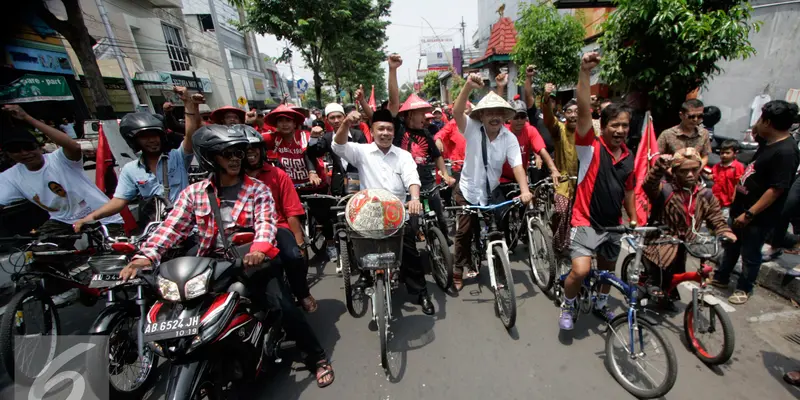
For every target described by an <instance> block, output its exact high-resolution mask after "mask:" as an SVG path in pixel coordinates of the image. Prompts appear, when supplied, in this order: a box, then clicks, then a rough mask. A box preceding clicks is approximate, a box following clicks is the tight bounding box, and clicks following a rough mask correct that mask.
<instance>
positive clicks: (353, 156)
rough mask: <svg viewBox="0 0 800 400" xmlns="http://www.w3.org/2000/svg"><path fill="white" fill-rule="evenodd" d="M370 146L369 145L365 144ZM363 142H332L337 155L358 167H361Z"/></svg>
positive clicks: (332, 148)
mask: <svg viewBox="0 0 800 400" xmlns="http://www.w3.org/2000/svg"><path fill="white" fill-rule="evenodd" d="M365 146H368V145H365ZM360 147H361V144H359V143H352V142H347V143H345V144H338V143H336V142H333V143H331V150H333V152H334V153H336V155H337V156H339V157H342V158H344V160H345V161H347V163H348V164H352V165H355V167H356V168H361V149H360Z"/></svg>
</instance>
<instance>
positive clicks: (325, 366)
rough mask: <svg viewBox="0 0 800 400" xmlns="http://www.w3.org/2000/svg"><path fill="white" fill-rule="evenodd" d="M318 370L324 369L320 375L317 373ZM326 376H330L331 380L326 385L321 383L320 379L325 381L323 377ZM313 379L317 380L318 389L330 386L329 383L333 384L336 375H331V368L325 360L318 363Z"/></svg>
mask: <svg viewBox="0 0 800 400" xmlns="http://www.w3.org/2000/svg"><path fill="white" fill-rule="evenodd" d="M320 368H323V369H325V372H323V373H322V374H320V373H319V370H320ZM328 375H330V376H331V380H330V381H329V382H328V383H323V381H322V379H325V377H326V376H328ZM315 377H316V379H317V387H319V388H320V389H321V388H324V387H328V386H330V385H331V383H333V381H334V380H336V375H335V374H334V373H333V366H331V363H329V362H327V361H325V360H323V361H320V362H318V363H317V372H316V373H315Z"/></svg>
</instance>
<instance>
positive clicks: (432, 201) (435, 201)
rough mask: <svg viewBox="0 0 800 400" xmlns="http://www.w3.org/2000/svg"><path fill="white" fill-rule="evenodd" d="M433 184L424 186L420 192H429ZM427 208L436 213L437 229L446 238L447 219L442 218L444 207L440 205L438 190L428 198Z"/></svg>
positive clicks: (440, 198)
mask: <svg viewBox="0 0 800 400" xmlns="http://www.w3.org/2000/svg"><path fill="white" fill-rule="evenodd" d="M434 185H435V184H430V185H426V187H423V188H422V190H423V191H425V190H430V189H431V188H432V187H433V186H434ZM428 207H430V208H431V210H433V211H434V212H435V213H436V222H437V223H438V225H439V229H440V230H441V231H442V233H443V234H444V235H445V237H446V236H447V219H445V217H444V205H443V203H442V197H441V196H440V194H439V190H438V189H437V190H435V191H434V192H433V193H432V194H431V195H430V196H428Z"/></svg>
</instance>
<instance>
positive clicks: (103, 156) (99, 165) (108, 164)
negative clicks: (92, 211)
mask: <svg viewBox="0 0 800 400" xmlns="http://www.w3.org/2000/svg"><path fill="white" fill-rule="evenodd" d="M94 161H95V175H94V181H95V184H96V185H97V187H98V188H100V190H101V191H103V193H106V195H107V196H108V197H109V198H110V197H112V196H113V193H110V194H109V193H108V192H107V191H106V189H108V190H112V188H106V174H110V175H113V176H114V182H116V172H114V155H113V154H112V153H111V148H110V147H109V146H108V140H106V135H105V134H104V133H103V124H102V123H101V124H100V129H99V132H98V138H97V155H96V156H95V160H94ZM119 215H121V216H122V221H123V223H124V228H125V234H127V235H130V234H131V232H133V231H134V230H135V229H136V219H135V218H133V213H131V210H130V209H128V207H124V208H123V209H122V211H120V213H119Z"/></svg>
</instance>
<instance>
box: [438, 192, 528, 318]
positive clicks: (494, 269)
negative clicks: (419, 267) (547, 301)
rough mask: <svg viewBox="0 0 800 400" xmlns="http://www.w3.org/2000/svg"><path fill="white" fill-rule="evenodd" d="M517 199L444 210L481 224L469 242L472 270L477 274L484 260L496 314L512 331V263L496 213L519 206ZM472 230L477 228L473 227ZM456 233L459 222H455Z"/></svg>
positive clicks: (515, 314) (513, 302)
mask: <svg viewBox="0 0 800 400" xmlns="http://www.w3.org/2000/svg"><path fill="white" fill-rule="evenodd" d="M520 204H522V202H521V201H520V200H519V199H513V200H508V201H504V202H502V203H499V204H492V205H488V206H457V207H446V208H445V209H446V210H452V211H456V212H457V213H459V214H470V215H474V216H475V218H476V219H477V220H478V221H475V222H478V223H479V224H480V231H479V233H478V234H476V235H475V240H473V242H472V247H471V249H470V250H471V251H472V262H473V264H474V265H475V271H480V265H481V260H483V259H484V257H485V259H486V263H487V265H488V266H489V279H490V284H491V288H492V292H494V301H495V312H496V313H497V316H498V317H500V321H501V322H502V323H503V326H505V327H506V329H511V328H512V327H513V326H514V323H515V322H516V319H517V299H516V296H515V295H514V278H513V277H512V276H511V262H510V261H509V260H508V244H507V243H506V238H505V234H503V232H502V231H501V230H500V229H499V228H498V227H497V221H496V217H495V214H496V211H497V209H500V208H503V207H509V206H511V207H512V208H513V207H518V206H519V205H520ZM473 226H474V227H475V228H477V227H478V225H474V224H473ZM456 230H458V219H456Z"/></svg>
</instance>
